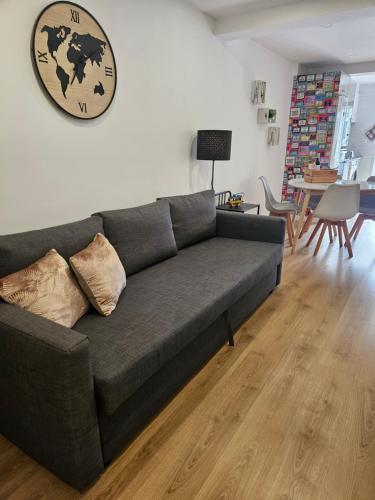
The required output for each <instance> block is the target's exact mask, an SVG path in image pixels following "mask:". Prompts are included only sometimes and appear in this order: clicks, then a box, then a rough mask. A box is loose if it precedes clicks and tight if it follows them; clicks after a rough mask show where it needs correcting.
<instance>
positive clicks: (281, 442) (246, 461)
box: [0, 222, 375, 500]
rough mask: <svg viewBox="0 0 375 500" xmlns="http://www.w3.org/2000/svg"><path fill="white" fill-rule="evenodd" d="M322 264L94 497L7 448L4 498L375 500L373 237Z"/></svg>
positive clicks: (150, 431)
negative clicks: (351, 256)
mask: <svg viewBox="0 0 375 500" xmlns="http://www.w3.org/2000/svg"><path fill="white" fill-rule="evenodd" d="M312 252H313V249H308V250H299V251H298V252H297V254H296V256H294V257H290V256H289V253H290V252H289V251H287V254H288V256H287V258H286V262H285V272H284V275H283V281H282V286H280V288H279V289H278V290H277V291H275V292H274V293H273V294H272V295H271V296H270V297H269V299H268V300H267V301H266V302H265V303H264V304H263V306H262V307H261V308H260V309H259V310H258V311H257V313H256V314H255V315H254V316H253V317H252V318H251V319H250V320H249V321H248V322H247V323H246V324H245V325H244V326H243V328H242V329H241V330H240V331H239V332H238V334H237V335H236V346H235V348H234V349H232V348H229V347H224V348H223V349H222V350H221V351H220V353H219V354H217V355H216V356H215V357H214V358H213V359H212V360H211V361H210V362H209V363H208V364H207V366H206V367H205V368H204V369H203V370H202V371H201V372H200V373H199V374H198V375H197V376H196V377H195V378H194V379H193V380H192V381H191V382H190V383H189V384H188V385H187V386H186V387H185V388H184V389H183V390H182V391H181V392H180V393H179V394H178V395H177V397H176V398H175V399H174V400H173V401H172V402H171V403H170V404H169V405H168V407H167V408H165V409H164V411H163V412H162V413H161V414H160V415H159V416H158V417H157V418H156V419H155V420H154V421H153V422H152V423H151V424H150V425H149V427H148V428H147V429H146V430H145V431H144V432H143V433H142V435H140V436H139V438H138V439H137V440H136V441H135V442H134V443H133V444H132V445H131V446H130V447H129V448H128V449H127V450H126V451H125V452H124V453H123V454H122V456H121V457H120V458H119V459H118V460H117V461H116V462H115V463H113V465H112V466H111V467H110V468H109V469H108V470H107V471H106V472H105V473H104V474H103V476H102V477H101V478H100V479H99V481H98V482H97V483H96V484H95V485H94V486H93V487H92V488H91V489H90V490H88V491H87V492H86V493H85V494H84V495H79V494H78V493H77V492H76V491H74V490H73V489H71V488H69V487H68V486H67V485H65V484H64V483H62V482H61V481H59V480H58V479H56V478H55V477H54V476H53V475H52V474H50V473H49V472H47V471H46V470H45V469H43V468H42V467H41V466H39V465H38V464H36V463H35V462H34V461H33V460H32V459H30V458H29V457H27V456H26V455H25V454H23V453H22V452H21V451H19V450H18V449H17V448H16V447H14V446H13V445H12V444H10V443H9V442H7V441H6V440H5V439H3V438H0V498H1V499H5V498H12V499H16V500H22V499H27V500H30V499H39V500H41V499H53V500H58V499H74V498H81V497H82V498H86V499H130V500H133V499H134V500H135V499H137V500H138V499H139V500H149V499H150V500H151V499H152V500H157V499H166V498H168V499H178V500H185V499H186V500H193V499H197V500H198V499H199V500H203V499H204V500H206V499H221V500H224V499H244V500H263V499H264V500H266V499H267V500H276V499H277V500H289V499H301V500H308V499H309V500H320V499H321V500H323V499H324V500H344V499H345V500H346V499H350V500H352V499H353V500H354V499H357V500H373V499H375V224H374V223H371V222H367V223H366V224H365V226H364V228H363V230H362V232H361V234H360V237H359V240H358V241H357V242H356V243H355V245H354V258H353V259H352V260H349V259H348V258H347V255H346V253H345V251H344V250H343V249H342V250H339V248H338V244H337V243H335V245H334V246H329V245H328V238H327V240H325V241H324V242H323V246H322V248H321V251H320V253H319V255H318V257H316V258H313V257H312V256H311V255H312Z"/></svg>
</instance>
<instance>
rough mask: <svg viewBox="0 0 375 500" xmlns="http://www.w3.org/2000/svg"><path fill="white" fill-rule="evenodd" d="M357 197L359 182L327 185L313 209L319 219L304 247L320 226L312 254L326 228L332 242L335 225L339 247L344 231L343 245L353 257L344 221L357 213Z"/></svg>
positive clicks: (315, 253) (316, 248)
mask: <svg viewBox="0 0 375 500" xmlns="http://www.w3.org/2000/svg"><path fill="white" fill-rule="evenodd" d="M359 199H360V185H359V184H332V186H329V188H328V189H327V191H326V192H325V193H324V194H323V196H322V199H321V200H320V202H319V204H318V206H317V207H316V209H315V213H314V215H315V217H317V218H318V219H319V221H318V223H317V225H316V227H315V229H314V231H313V232H312V234H311V236H310V238H309V241H308V242H307V244H306V247H308V246H309V245H310V244H311V242H312V241H313V239H314V238H315V236H316V234H317V233H318V231H319V229H320V228H321V232H320V235H319V239H318V242H317V245H316V247H315V251H314V256H315V255H317V254H318V252H319V249H320V246H321V244H322V240H323V237H324V234H325V232H326V230H327V228H328V232H329V239H330V242H331V243H333V235H332V228H333V227H337V231H338V235H339V241H340V247H342V246H343V233H344V238H345V246H346V248H347V250H348V253H349V257H350V258H351V257H353V250H352V246H351V244H350V237H349V231H348V225H347V222H346V221H347V220H349V219H351V218H352V217H354V216H355V215H356V214H357V213H358V211H359Z"/></svg>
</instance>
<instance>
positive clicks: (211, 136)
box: [197, 130, 232, 161]
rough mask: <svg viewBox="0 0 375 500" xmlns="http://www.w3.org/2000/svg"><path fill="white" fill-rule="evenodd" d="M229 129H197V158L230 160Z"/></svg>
mask: <svg viewBox="0 0 375 500" xmlns="http://www.w3.org/2000/svg"><path fill="white" fill-rule="evenodd" d="M231 146H232V131H231V130H198V147H197V160H214V161H228V160H230V153H231Z"/></svg>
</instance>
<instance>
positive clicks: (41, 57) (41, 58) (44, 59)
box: [38, 50, 48, 64]
mask: <svg viewBox="0 0 375 500" xmlns="http://www.w3.org/2000/svg"><path fill="white" fill-rule="evenodd" d="M38 61H39V62H40V63H46V64H48V57H47V52H41V51H40V50H38Z"/></svg>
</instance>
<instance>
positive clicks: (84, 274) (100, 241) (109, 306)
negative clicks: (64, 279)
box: [69, 233, 126, 316]
mask: <svg viewBox="0 0 375 500" xmlns="http://www.w3.org/2000/svg"><path fill="white" fill-rule="evenodd" d="M69 262H70V265H71V267H72V269H73V271H74V274H75V275H76V278H77V279H78V282H79V284H80V285H81V288H82V290H83V291H84V292H85V294H86V296H87V298H88V299H89V301H90V303H91V304H92V305H93V306H94V307H95V309H96V310H97V311H98V312H99V313H100V314H103V316H109V315H110V314H111V312H112V311H113V310H114V309H115V308H116V305H117V302H118V299H119V297H120V295H121V292H122V291H123V289H124V288H125V286H126V274H125V269H124V266H123V265H122V264H121V262H120V259H119V257H118V255H117V253H116V250H115V249H114V248H113V246H112V245H111V244H110V242H109V241H108V240H107V238H106V237H105V236H103V235H102V234H101V233H98V234H97V235H96V236H95V238H94V240H93V241H92V242H91V243H90V244H89V245H88V246H87V247H86V248H84V249H83V250H81V251H80V252H78V253H76V254H75V255H73V256H72V257H70V259H69Z"/></svg>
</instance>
